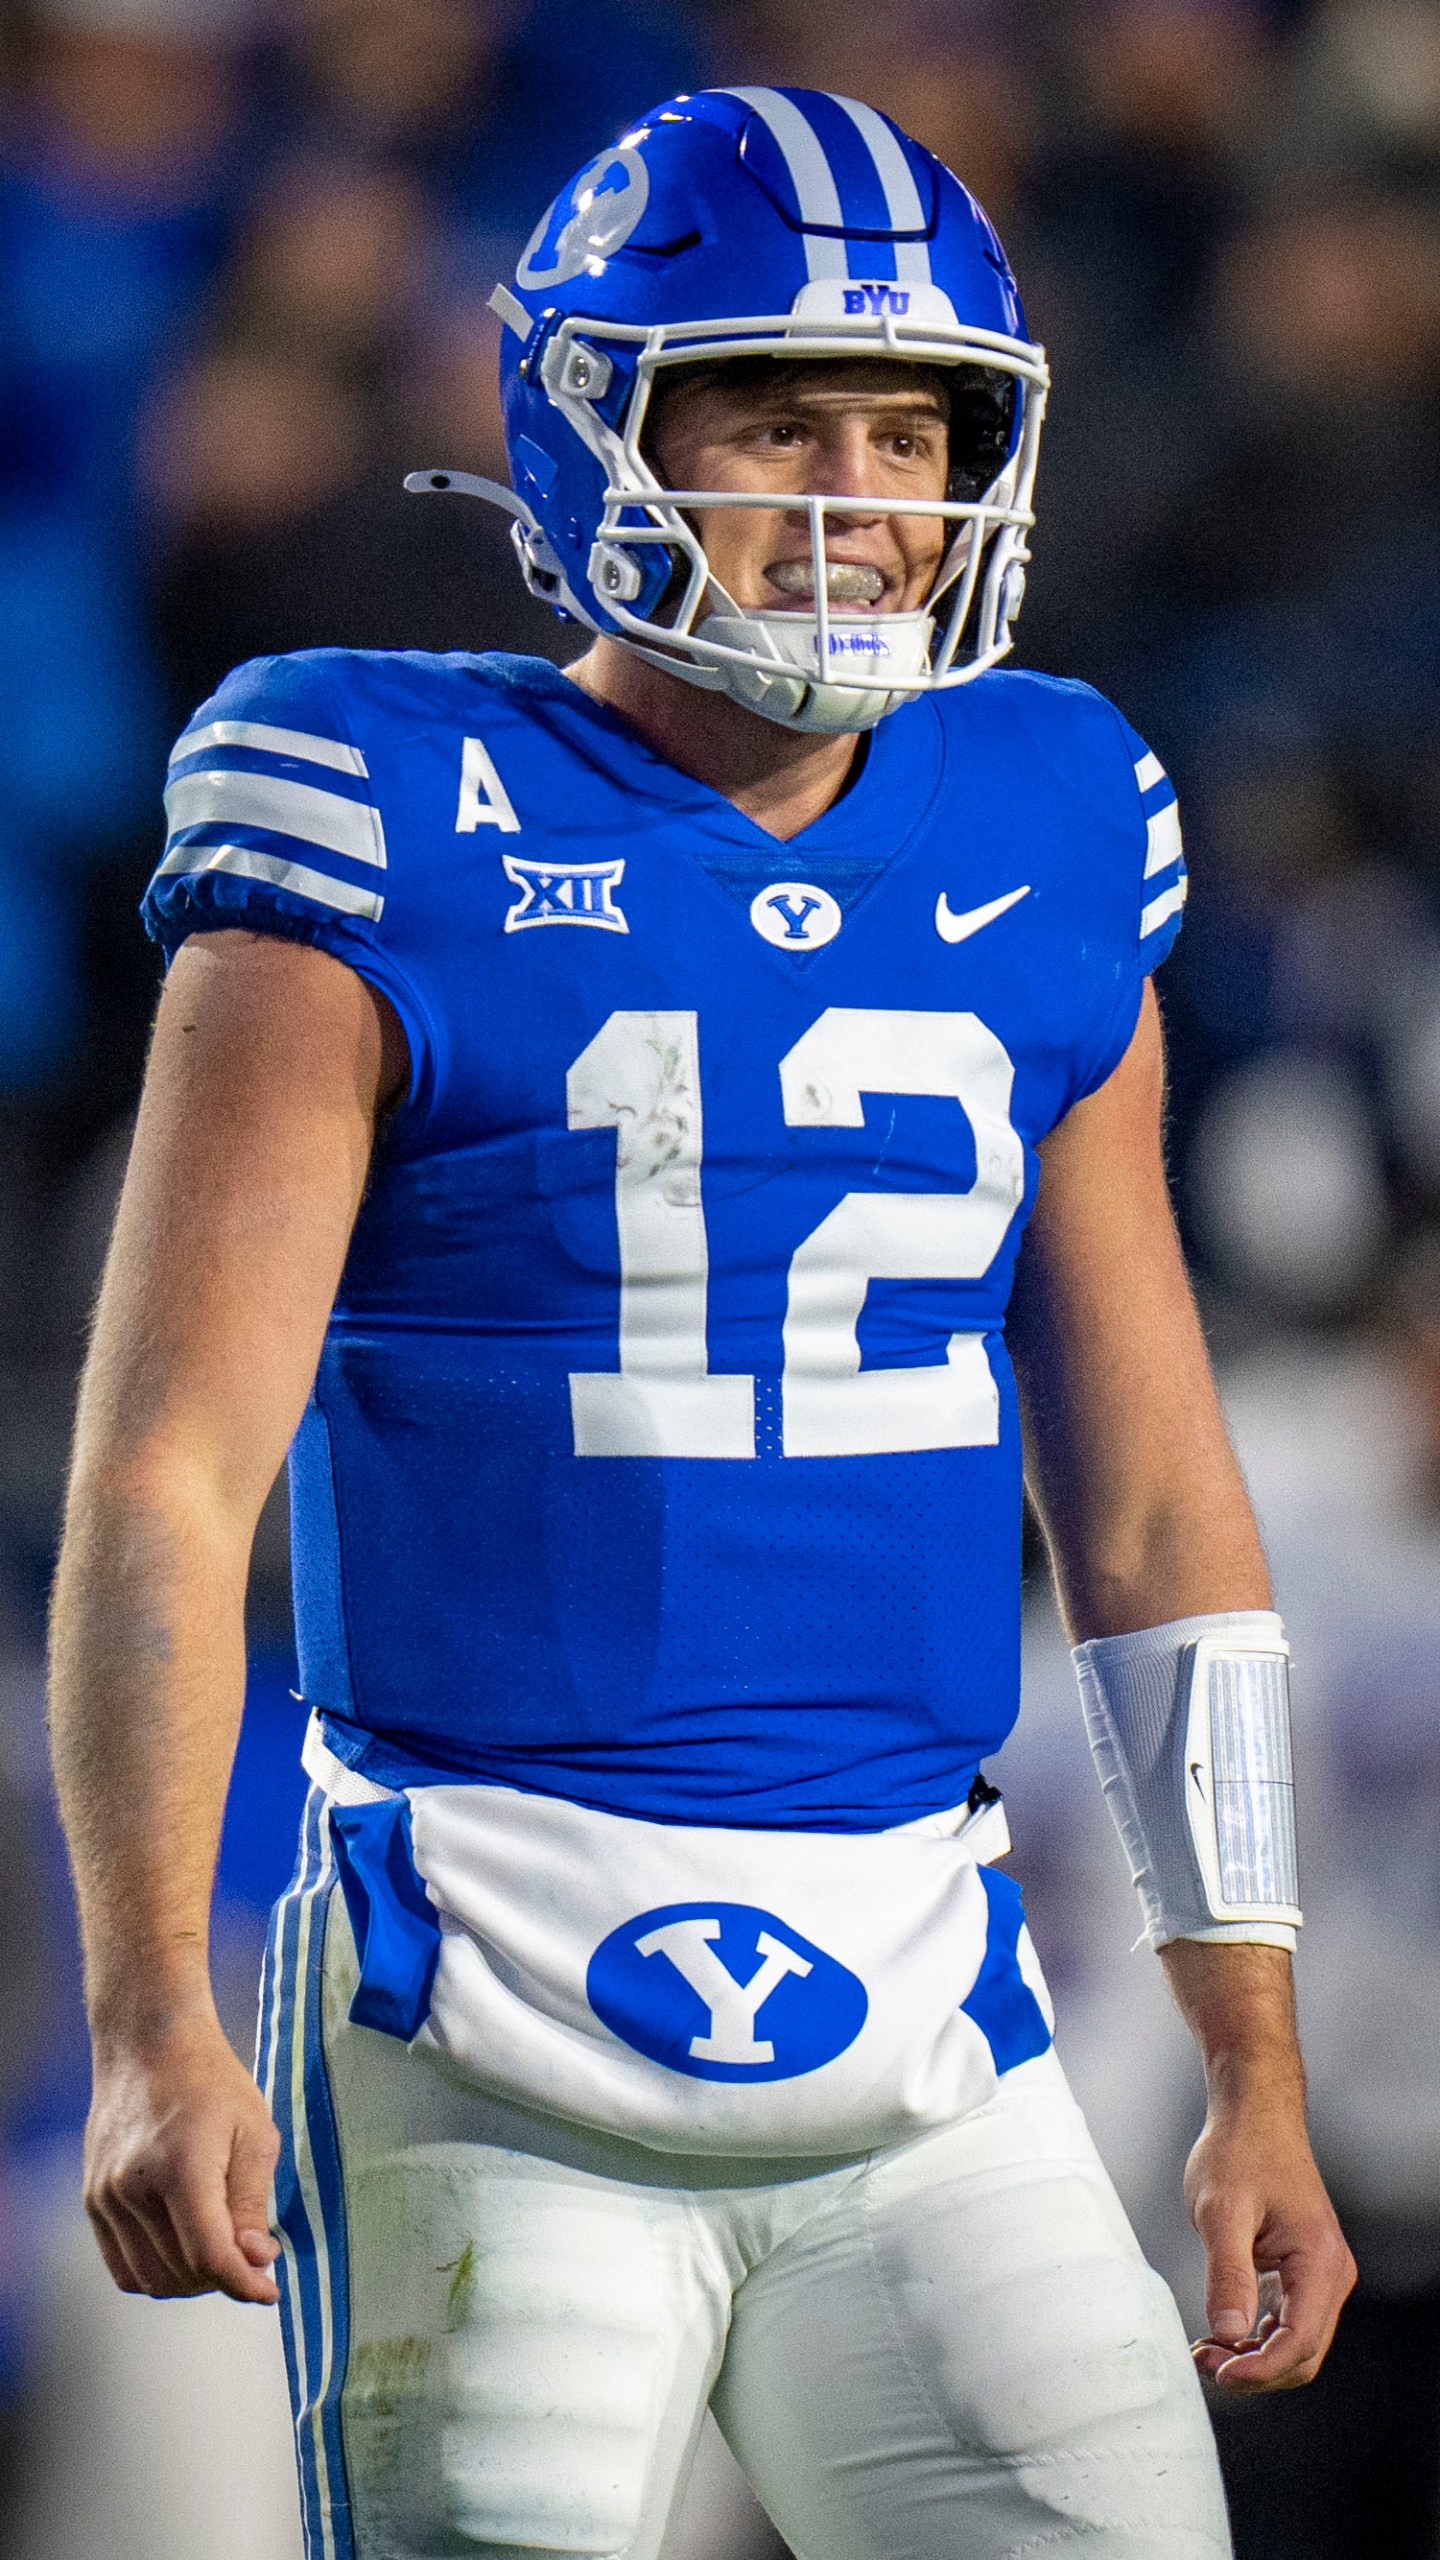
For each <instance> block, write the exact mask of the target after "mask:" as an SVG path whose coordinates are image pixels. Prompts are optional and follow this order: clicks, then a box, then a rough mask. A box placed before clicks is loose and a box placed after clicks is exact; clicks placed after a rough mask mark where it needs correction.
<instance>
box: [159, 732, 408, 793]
mask: <svg viewBox="0 0 1440 2560" xmlns="http://www.w3.org/2000/svg"><path fill="white" fill-rule="evenodd" d="M212 747H253V748H255V750H256V751H257V753H258V754H260V755H266V756H299V757H301V758H302V760H303V761H304V762H305V763H306V764H326V765H329V767H330V769H331V771H332V772H334V773H358V774H360V775H361V776H362V777H363V778H364V779H366V780H368V779H369V768H368V767H367V765H366V762H365V759H364V757H363V756H362V754H361V753H360V750H359V748H358V747H350V746H345V745H343V744H342V742H341V740H340V739H339V738H320V737H316V736H315V735H314V734H313V733H312V732H311V731H310V730H309V729H272V728H271V726H270V724H269V722H268V720H212V721H211V722H210V723H209V725H208V727H206V728H204V729H191V730H189V731H188V732H187V733H186V735H185V736H184V737H183V738H179V739H177V740H176V743H175V746H174V748H173V750H172V753H171V757H170V762H171V763H172V764H180V763H182V762H183V761H184V759H185V758H186V757H187V756H200V755H208V753H209V751H210V749H211V748H212Z"/></svg>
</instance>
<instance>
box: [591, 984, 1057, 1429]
mask: <svg viewBox="0 0 1440 2560" xmlns="http://www.w3.org/2000/svg"><path fill="white" fill-rule="evenodd" d="M1013 1083H1014V1068H1013V1066H1012V1064H1011V1061H1010V1058H1009V1056H1008V1055H1007V1053H1006V1051H1005V1049H1004V1048H1003V1047H1002V1045H1001V1043H1000V1042H999V1041H998V1040H997V1039H996V1037H995V1034H994V1032H993V1031H990V1030H987V1028H986V1026H985V1024H984V1023H983V1022H981V1021H980V1020H979V1018H978V1016H977V1015H975V1014H973V1013H899V1012H879V1011H873V1012H872V1011H869V1010H865V1009H861V1008H858V1007H849V1006H844V1005H832V1006H830V1007H829V1008H828V1009H827V1011H826V1012H824V1013H822V1014H821V1016H820V1018H819V1020H818V1021H817V1022H814V1023H812V1024H811V1026H810V1029H809V1030H808V1031H807V1032H805V1033H804V1034H803V1035H802V1037H801V1038H800V1039H799V1040H797V1041H796V1043H795V1046H794V1048H793V1049H790V1050H788V1051H787V1053H786V1055H785V1056H784V1057H783V1058H782V1059H781V1061H780V1091H781V1096H782V1099H783V1103H784V1109H785V1118H786V1122H787V1123H788V1125H789V1126H790V1127H791V1128H800V1129H860V1128H863V1127H864V1125H865V1109H864V1104H863V1102H862V1099H861V1097H862V1095H863V1094H866V1093H874V1094H932V1095H939V1096H941V1097H948V1098H953V1099H954V1101H956V1102H957V1103H958V1104H959V1106H960V1108H961V1110H962V1111H963V1112H964V1113H965V1116H966V1118H967V1119H968V1120H969V1123H970V1126H971V1129H972V1131H973V1133H974V1138H975V1164H976V1177H975V1183H974V1187H973V1189H971V1190H969V1191H921V1192H913V1193H910V1194H905V1193H899V1192H893V1191H847V1193H846V1194H845V1197H844V1198H843V1199H842V1200H840V1201H839V1202H837V1204H836V1206H835V1207H834V1208H833V1209H832V1210H831V1212H830V1214H829V1216H828V1217H827V1218H822V1219H821V1221H820V1224H819V1225H818V1227H815V1228H814V1229H813V1230H812V1232H811V1233H810V1234H809V1235H808V1236H806V1238H805V1240H804V1242H803V1243H802V1244H800V1245H798V1246H797V1248H796V1250H795V1252H794V1253H793V1254H792V1256H791V1259H790V1277H789V1290H788V1298H787V1305H786V1314H785V1325H784V1350H785V1366H784V1375H783V1379H782V1384H781V1397H782V1444H783V1447H784V1452H785V1455H786V1457H787V1458H850V1457H863V1456H871V1455H877V1454H879V1453H880V1452H882V1451H887V1450H900V1449H966V1448H977V1447H981V1446H985V1445H991V1444H993V1443H994V1442H995V1441H996V1440H997V1439H998V1438H999V1433H1000V1399H999V1393H998V1390H997V1388H996V1385H995V1379H994V1375H993V1373H992V1371H991V1367H990V1362H989V1359H988V1357H987V1355H986V1351H985V1341H984V1336H983V1335H982V1334H979V1333H952V1335H951V1336H950V1341H949V1346H948V1349H947V1353H946V1357H945V1361H944V1365H943V1366H940V1367H933V1368H923V1369H862V1368H861V1366H860V1344H859V1339H858V1336H857V1333H856V1326H857V1323H858V1321H859V1316H860V1310H861V1308H862V1307H863V1305H864V1303H865V1293H866V1291H867V1289H868V1287H869V1285H870V1282H871V1281H872V1280H978V1279H979V1278H980V1277H981V1275H982V1273H984V1272H985V1271H987V1270H988V1269H989V1267H990V1264H991V1263H992V1262H993V1261H994V1259H995V1256H996V1254H997V1253H998V1252H999V1250H1000V1247H1001V1245H1002V1244H1003V1242H1004V1240H1005V1236H1006V1234H1007V1232H1008V1229H1009V1226H1010V1221H1011V1219H1012V1218H1013V1217H1014V1215H1015V1211H1016V1209H1017V1207H1018V1206H1019V1203H1020V1200H1021V1197H1022V1195H1023V1192H1024V1188H1025V1158H1024V1150H1023V1148H1022V1145H1021V1142H1020V1138H1019V1135H1018V1133H1017V1131H1016V1129H1015V1127H1014V1124H1013V1122H1012V1121H1011V1118H1010V1094H1011V1087H1012V1085H1013ZM566 1098H567V1105H568V1119H569V1125H570V1127H571V1128H572V1129H610V1128H613V1129H614V1130H615V1132H616V1143H615V1216H616V1223H617V1226H618V1229H619V1241H620V1367H619V1371H618V1373H617V1372H616V1371H614V1370H586V1371H580V1372H578V1373H574V1374H572V1376H571V1379H570V1410H571V1415H572V1419H573V1422H574V1430H575V1452H576V1455H577V1457H582V1458H753V1457H754V1455H755V1381H754V1379H753V1378H750V1377H742V1376H738V1375H730V1374H724V1373H716V1372H714V1371H712V1370H711V1368H710V1366H709V1360H708V1355H707V1351H706V1342H705V1313H706V1296H707V1288H708V1281H709V1268H710V1262H709V1247H708V1244H707V1240H706V1234H705V1210H704V1205H703V1202H702V1199H701V1193H700V1166H701V1158H702V1154H703V1145H704V1140H703V1127H702V1120H701V1109H700V1033H699V1024H698V1020H697V1017H696V1016H695V1015H694V1014H693V1013H612V1014H611V1016H610V1018H609V1020H608V1021H607V1022H606V1023H605V1024H604V1026H603V1028H602V1029H601V1030H599V1031H597V1033H596V1035H595V1037H594V1039H593V1040H592V1041H591V1042H590V1044H589V1046H588V1048H585V1049H582V1050H581V1053H580V1055H579V1057H578V1058H577V1059H576V1060H575V1063H574V1065H573V1066H572V1067H571V1069H570V1072H569V1075H568V1076H567V1078H566Z"/></svg>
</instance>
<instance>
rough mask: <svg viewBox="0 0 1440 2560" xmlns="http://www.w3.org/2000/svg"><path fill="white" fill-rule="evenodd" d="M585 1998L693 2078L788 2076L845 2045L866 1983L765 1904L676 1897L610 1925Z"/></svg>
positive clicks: (617, 2029)
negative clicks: (678, 1899) (613, 1926)
mask: <svg viewBox="0 0 1440 2560" xmlns="http://www.w3.org/2000/svg"><path fill="white" fill-rule="evenodd" d="M585 1990H586V1996H587V1998H588V1999H589V2002H590V2006H591V2008H592V2009H593V2010H594V2012H595V2015H596V2016H597V2018H600V2019H601V2020H602V2021H603V2022H604V2024H605V2025H606V2026H607V2027H609V2028H610V2029H611V2031H612V2033H613V2034H615V2035H617V2036H619V2037H620V2039H621V2041H622V2042H623V2043H625V2044H628V2045H630V2046H632V2047H633V2048H634V2050H635V2052H637V2053H643V2054H646V2055H647V2056H648V2057H649V2059H650V2060H651V2061H652V2062H660V2063H663V2064H664V2065H665V2067H666V2069H667V2070H670V2071H683V2072H685V2073H686V2074H687V2075H688V2077H689V2078H690V2079H692V2080H794V2079H798V2078H799V2077H800V2075H801V2074H802V2073H803V2072H806V2071H818V2070H819V2069H820V2066H821V2064H822V2063H826V2062H833V2061H834V2059H835V2057H836V2055H837V2054H841V2053H844V2051H845V2050H846V2048H847V2046H849V2045H852V2044H853V2043H854V2041H855V2038H856V2037H857V2036H858V2034H859V2033H860V2030H861V2028H862V2027H863V2025H864V2023H865V2015H866V2011H867V2009H868V2007H869V2001H868V1999H867V1997H866V1993H865V1986H864V1984H863V1983H862V1982H861V1981H859V1979H858V1978H857V1976H856V1975H855V1974H853V1973H851V1972H850V1970H849V1968H848V1967H847V1966H845V1965H843V1964H840V1963H839V1962H837V1960H836V1958H835V1957H834V1956H827V1955H826V1953H825V1951H824V1949H823V1948H822V1947H817V1946H812V1944H811V1942H810V1940H809V1939H808V1938H802V1937H801V1936H800V1934H799V1932H798V1930H795V1929H792V1928H790V1927H789V1926H788V1924H787V1923H786V1922H785V1921H783V1920H777V1919H776V1917H775V1915H774V1913H773V1912H771V1911H760V1910H757V1909H756V1908H755V1907H754V1906H753V1905H752V1904H750V1903H747V1902H671V1903H666V1904H665V1905H663V1906H662V1908H661V1909H659V1910H657V1911H641V1912H637V1914H636V1916H635V1918H634V1919H633V1920H626V1921H625V1922H623V1923H622V1925H621V1927H620V1928H618V1929H612V1930H611V1932H610V1935H609V1937H608V1938H606V1939H604V1940H603V1941H602V1943H601V1945H600V1946H598V1947H597V1948H596V1950H595V1953H594V1955H593V1956H592V1957H591V1959H590V1970H589V1973H588V1975H587V1977H586V1983H585Z"/></svg>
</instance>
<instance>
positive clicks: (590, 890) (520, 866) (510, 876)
mask: <svg viewBox="0 0 1440 2560" xmlns="http://www.w3.org/2000/svg"><path fill="white" fill-rule="evenodd" d="M500 859H501V861H502V862H503V863H504V865H505V877H506V879H507V880H512V881H513V882H514V884H515V886H516V888H517V889H518V890H519V892H520V895H519V897H518V898H517V900H516V902H515V904H514V906H513V907H510V908H509V909H507V911H506V916H505V930H506V932H507V933H523V932H524V930H525V928H526V926H527V925H532V924H594V925H599V926H600V928H601V930H602V932H605V933H628V932H629V930H630V927H629V925H628V924H627V923H626V921H625V918H624V916H623V915H622V914H621V912H620V909H619V908H618V907H617V906H616V904H615V891H616V890H617V889H618V888H619V886H620V883H621V881H622V880H623V879H624V877H625V864H624V860H623V858H622V859H621V860H619V861H616V862H522V861H521V859H520V856H519V855H518V853H503V854H502V855H501V857H500Z"/></svg>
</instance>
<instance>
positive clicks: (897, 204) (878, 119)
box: [831, 92, 931, 284]
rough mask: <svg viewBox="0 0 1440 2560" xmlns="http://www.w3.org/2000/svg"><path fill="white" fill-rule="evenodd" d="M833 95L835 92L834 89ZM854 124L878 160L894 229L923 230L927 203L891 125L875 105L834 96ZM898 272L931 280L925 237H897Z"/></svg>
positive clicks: (908, 279)
mask: <svg viewBox="0 0 1440 2560" xmlns="http://www.w3.org/2000/svg"><path fill="white" fill-rule="evenodd" d="M831 94H832V96H834V93H833V92H832V93H831ZM834 104H835V105H836V106H837V107H843V108H844V110H845V113H846V114H847V116H848V117H849V118H850V121H851V123H852V124H853V125H856V126H858V128H859V130H860V132H861V134H862V135H863V137H864V140H865V142H866V145H867V147H868V149H869V153H870V157H871V159H872V160H873V161H874V163H875V171H876V175H877V176H878V178H879V180H880V184H881V186H882V187H883V188H884V190H885V209H886V211H887V213H888V214H889V216H890V227H891V229H892V230H893V231H923V230H924V229H925V207H924V206H923V204H922V203H921V201H920V190H919V188H918V187H917V186H916V184H915V173H914V171H913V169H912V168H911V166H910V163H909V161H908V160H907V159H906V157H905V154H904V152H903V151H902V150H901V148H900V145H899V142H898V141H897V139H896V137H895V135H894V134H893V133H892V132H891V130H890V127H889V125H888V124H887V123H886V121H885V119H884V117H883V116H881V115H877V114H876V112H875V109H874V108H873V107H867V106H864V105H862V103H861V101H860V100H859V99H858V98H841V97H834ZM895 275H896V280H897V282H898V283H900V284H929V282H930V280H931V279H930V246H929V243H928V241H925V240H897V241H896V243H895Z"/></svg>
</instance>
